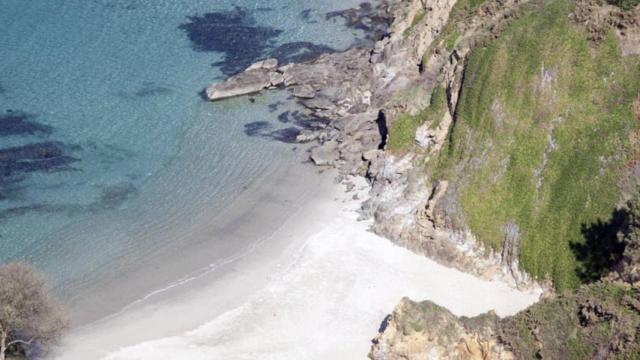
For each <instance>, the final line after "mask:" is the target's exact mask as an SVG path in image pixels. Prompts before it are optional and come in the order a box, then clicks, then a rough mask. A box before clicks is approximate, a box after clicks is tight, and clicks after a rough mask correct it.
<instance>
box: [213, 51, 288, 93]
mask: <svg viewBox="0 0 640 360" xmlns="http://www.w3.org/2000/svg"><path fill="white" fill-rule="evenodd" d="M277 67H278V60H276V59H267V60H263V61H259V62H257V63H255V64H253V65H251V66H249V68H247V70H245V71H244V72H242V73H240V74H238V75H236V76H232V77H231V78H229V79H228V80H227V81H225V82H223V83H220V84H214V85H211V86H210V87H208V88H207V90H206V94H207V98H208V99H209V100H212V101H215V100H222V99H226V98H230V97H234V96H241V95H247V94H252V93H256V92H259V91H262V90H264V89H269V88H274V87H277V86H280V85H282V84H283V83H284V77H283V75H282V73H281V72H279V71H278V69H277Z"/></svg>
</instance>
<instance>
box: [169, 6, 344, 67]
mask: <svg viewBox="0 0 640 360" xmlns="http://www.w3.org/2000/svg"><path fill="white" fill-rule="evenodd" d="M188 20H189V21H188V22H187V23H184V24H182V25H180V26H179V28H180V29H182V30H183V31H185V32H186V34H187V37H188V38H189V40H191V43H192V46H193V49H194V50H195V51H203V52H204V51H215V52H220V53H222V54H223V60H222V61H219V62H216V63H214V64H213V66H219V67H220V70H221V71H222V73H223V74H225V75H227V76H230V75H234V74H236V73H238V72H240V71H242V70H244V69H246V68H247V67H248V66H249V65H251V64H253V63H254V62H256V61H257V60H259V59H264V58H276V59H278V61H279V62H280V63H281V64H287V63H291V62H296V63H298V62H304V61H308V60H311V59H314V58H316V57H317V56H318V55H321V54H324V53H330V52H334V51H335V49H333V48H331V47H329V46H326V45H318V44H314V43H311V42H306V41H295V42H291V43H286V44H283V45H280V46H275V45H274V40H275V38H276V37H278V36H279V35H280V34H281V33H282V30H279V29H274V28H271V27H266V26H261V25H258V24H256V20H255V18H254V17H253V16H252V15H251V14H250V13H249V12H248V11H247V10H245V9H243V8H241V7H235V9H234V10H232V11H221V12H212V13H206V14H204V15H201V16H190V17H188Z"/></svg>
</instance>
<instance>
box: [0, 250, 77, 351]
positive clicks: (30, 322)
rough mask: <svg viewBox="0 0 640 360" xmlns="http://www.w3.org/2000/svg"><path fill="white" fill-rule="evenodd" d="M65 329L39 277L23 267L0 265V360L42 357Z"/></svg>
mask: <svg viewBox="0 0 640 360" xmlns="http://www.w3.org/2000/svg"><path fill="white" fill-rule="evenodd" d="M66 327H67V320H66V318H65V316H64V313H63V311H62V309H61V307H60V306H59V305H58V304H57V302H56V301H55V300H53V298H52V297H51V296H50V295H49V294H48V289H47V286H46V282H45V280H44V277H43V276H42V274H40V273H39V272H38V271H37V270H36V269H35V268H33V267H32V266H30V265H27V264H24V263H10V264H4V265H0V360H4V359H5V358H6V356H7V355H11V356H21V355H25V354H34V355H42V354H44V353H46V351H47V350H48V349H49V347H50V346H51V345H53V344H55V343H56V342H57V341H58V340H59V339H60V336H61V335H62V333H63V331H64V330H65V329H66Z"/></svg>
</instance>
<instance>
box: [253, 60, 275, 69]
mask: <svg viewBox="0 0 640 360" xmlns="http://www.w3.org/2000/svg"><path fill="white" fill-rule="evenodd" d="M276 68H278V59H266V60H262V61H258V62H256V63H254V64H252V65H251V66H249V67H248V68H247V69H246V70H245V71H251V70H260V69H264V70H275V69H276Z"/></svg>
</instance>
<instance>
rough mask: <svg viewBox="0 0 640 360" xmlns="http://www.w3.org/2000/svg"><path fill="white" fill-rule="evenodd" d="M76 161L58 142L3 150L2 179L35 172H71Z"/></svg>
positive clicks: (0, 153)
mask: <svg viewBox="0 0 640 360" xmlns="http://www.w3.org/2000/svg"><path fill="white" fill-rule="evenodd" d="M76 161H78V160H77V159H75V158H73V157H71V156H68V155H66V151H65V149H64V146H63V145H62V144H61V143H58V142H43V143H37V144H29V145H24V146H16V147H11V148H7V149H1V150H0V178H1V177H11V176H15V175H19V174H24V173H30V172H35V171H43V172H54V171H61V170H71V167H70V165H71V164H72V163H74V162H76Z"/></svg>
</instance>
